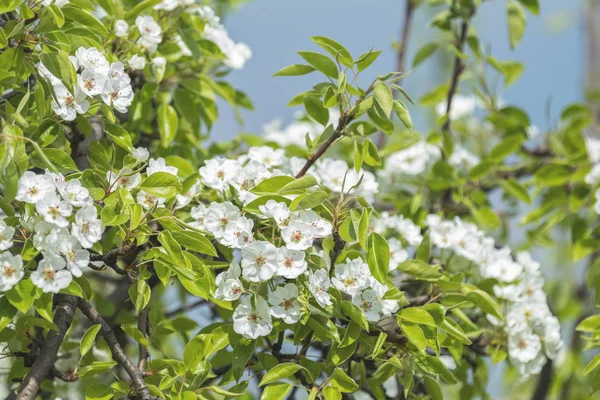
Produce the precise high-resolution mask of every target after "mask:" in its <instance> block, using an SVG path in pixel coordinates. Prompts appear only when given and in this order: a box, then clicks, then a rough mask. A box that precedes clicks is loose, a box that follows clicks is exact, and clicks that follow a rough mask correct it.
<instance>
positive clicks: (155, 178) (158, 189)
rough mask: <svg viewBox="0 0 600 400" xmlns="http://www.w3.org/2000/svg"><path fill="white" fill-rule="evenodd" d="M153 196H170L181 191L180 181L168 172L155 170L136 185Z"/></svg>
mask: <svg viewBox="0 0 600 400" xmlns="http://www.w3.org/2000/svg"><path fill="white" fill-rule="evenodd" d="M138 188H139V189H143V190H144V191H146V192H148V193H150V194H151V195H153V196H158V197H164V198H167V199H169V198H171V197H174V196H175V195H176V194H178V193H179V192H181V182H179V179H177V177H176V176H175V175H173V174H170V173H168V172H155V173H154V174H152V175H150V176H149V177H147V178H146V179H144V181H143V182H142V183H140V184H139V185H138Z"/></svg>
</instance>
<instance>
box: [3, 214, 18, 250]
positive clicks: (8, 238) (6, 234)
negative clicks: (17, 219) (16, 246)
mask: <svg viewBox="0 0 600 400" xmlns="http://www.w3.org/2000/svg"><path fill="white" fill-rule="evenodd" d="M14 235H15V228H13V227H12V226H10V225H6V223H5V222H4V221H3V220H0V251H4V250H8V249H10V248H11V247H12V245H13V242H12V239H13V236H14Z"/></svg>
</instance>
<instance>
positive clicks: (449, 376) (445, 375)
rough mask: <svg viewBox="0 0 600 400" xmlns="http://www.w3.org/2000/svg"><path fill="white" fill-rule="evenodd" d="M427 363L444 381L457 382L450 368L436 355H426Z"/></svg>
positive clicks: (451, 383)
mask: <svg viewBox="0 0 600 400" xmlns="http://www.w3.org/2000/svg"><path fill="white" fill-rule="evenodd" d="M427 363H428V364H429V365H430V366H431V367H432V368H433V369H434V370H435V371H436V372H437V373H438V374H439V375H440V377H441V378H442V379H443V380H444V382H446V383H449V384H450V385H453V384H455V383H458V379H456V376H454V374H453V373H452V372H450V370H449V369H448V368H447V367H446V365H445V364H444V363H443V362H442V361H440V359H439V358H438V357H435V356H428V357H427Z"/></svg>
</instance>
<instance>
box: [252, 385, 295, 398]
mask: <svg viewBox="0 0 600 400" xmlns="http://www.w3.org/2000/svg"><path fill="white" fill-rule="evenodd" d="M291 389H292V385H291V384H289V383H276V384H274V385H270V386H267V387H266V388H265V390H263V392H262V394H261V395H260V399H261V400H282V399H286V398H287V397H286V396H287V394H288V393H289V392H290V390H291Z"/></svg>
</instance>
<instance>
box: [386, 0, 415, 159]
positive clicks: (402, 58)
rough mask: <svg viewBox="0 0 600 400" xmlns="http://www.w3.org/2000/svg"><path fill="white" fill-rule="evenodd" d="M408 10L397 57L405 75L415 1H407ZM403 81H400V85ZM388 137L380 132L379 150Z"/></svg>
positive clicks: (397, 63) (400, 69) (399, 66)
mask: <svg viewBox="0 0 600 400" xmlns="http://www.w3.org/2000/svg"><path fill="white" fill-rule="evenodd" d="M405 1H406V8H405V9H404V20H403V22H402V33H401V34H400V45H399V47H398V53H397V57H396V71H397V72H402V73H404V70H405V64H406V54H407V50H408V42H409V36H410V29H411V26H412V20H413V15H414V12H415V4H414V2H413V1H414V0H405ZM400 82H402V79H400V80H399V81H398V85H400ZM392 94H393V95H394V98H396V97H397V96H398V90H395V89H393V91H392ZM386 139H387V135H386V134H385V133H383V132H379V138H378V140H377V148H378V149H381V148H382V147H383V146H384V145H385V141H386Z"/></svg>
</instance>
